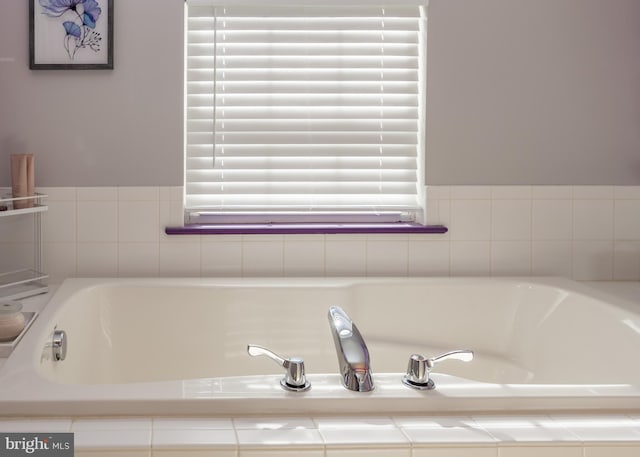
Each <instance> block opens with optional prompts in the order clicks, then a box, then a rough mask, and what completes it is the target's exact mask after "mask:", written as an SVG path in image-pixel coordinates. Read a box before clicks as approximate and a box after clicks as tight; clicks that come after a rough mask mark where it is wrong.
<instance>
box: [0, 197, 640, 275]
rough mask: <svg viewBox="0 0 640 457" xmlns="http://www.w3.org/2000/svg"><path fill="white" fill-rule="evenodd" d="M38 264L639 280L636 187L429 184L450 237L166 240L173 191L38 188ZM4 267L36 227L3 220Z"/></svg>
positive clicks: (23, 251)
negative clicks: (41, 197)
mask: <svg viewBox="0 0 640 457" xmlns="http://www.w3.org/2000/svg"><path fill="white" fill-rule="evenodd" d="M39 191H41V192H42V193H45V194H47V195H48V198H46V203H47V204H48V206H49V211H48V212H47V213H45V214H44V215H43V226H44V264H45V271H46V272H48V273H49V274H50V275H51V282H52V283H57V282H60V281H61V280H63V279H64V278H65V277H69V276H346V275H356V276H383V275H394V276H424V275H431V276H434V275H439V276H449V275H450V276H462V275H476V276H490V275H494V276H500V275H562V276H566V277H569V278H574V279H578V280H612V279H615V280H638V279H640V186H631V187H625V186H435V187H428V188H427V214H428V218H429V222H430V223H433V224H436V223H442V224H445V225H447V226H448V227H449V233H447V234H445V235H365V234H362V235H249V236H242V235H225V236H221V235H217V236H215V235H208V236H198V235H188V236H175V235H174V236H167V235H165V234H164V227H165V226H166V225H179V224H180V223H181V222H182V207H181V201H182V189H181V188H180V187H98V188H90V187H78V188H61V187H55V188H43V189H39ZM0 248H1V249H2V252H3V255H2V256H0V269H1V270H2V271H5V270H7V269H12V268H13V269H15V268H16V267H22V265H30V264H31V263H32V259H33V217H31V216H19V217H14V218H3V220H0Z"/></svg>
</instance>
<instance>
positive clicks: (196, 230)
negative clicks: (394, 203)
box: [164, 223, 448, 235]
mask: <svg viewBox="0 0 640 457" xmlns="http://www.w3.org/2000/svg"><path fill="white" fill-rule="evenodd" d="M164 231H165V233H166V234H167V235H303V234H338V233H447V231H448V229H447V227H445V226H444V225H420V224H414V223H393V224H193V225H186V226H184V227H166V228H165V229H164Z"/></svg>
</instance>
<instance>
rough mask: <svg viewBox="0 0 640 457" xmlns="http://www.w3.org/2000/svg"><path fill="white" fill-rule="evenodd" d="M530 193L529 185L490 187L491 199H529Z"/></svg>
mask: <svg viewBox="0 0 640 457" xmlns="http://www.w3.org/2000/svg"><path fill="white" fill-rule="evenodd" d="M531 195H532V190H531V186H493V187H492V188H491V198H492V199H493V200H501V199H507V200H512V199H518V200H531Z"/></svg>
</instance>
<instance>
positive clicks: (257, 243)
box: [242, 235, 284, 277]
mask: <svg viewBox="0 0 640 457" xmlns="http://www.w3.org/2000/svg"><path fill="white" fill-rule="evenodd" d="M242 274H243V276H249V277H252V276H282V275H283V274H284V238H283V237H282V236H279V235H274V236H269V235H265V236H252V235H248V236H245V237H243V244H242Z"/></svg>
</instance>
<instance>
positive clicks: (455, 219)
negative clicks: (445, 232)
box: [449, 200, 491, 241]
mask: <svg viewBox="0 0 640 457" xmlns="http://www.w3.org/2000/svg"><path fill="white" fill-rule="evenodd" d="M449 236H450V237H451V239H452V240H465V241H476V240H489V239H490V238H491V201H490V200H452V201H451V226H450V227H449Z"/></svg>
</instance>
